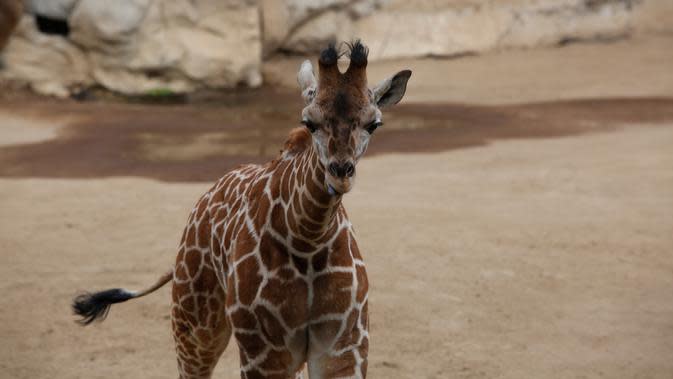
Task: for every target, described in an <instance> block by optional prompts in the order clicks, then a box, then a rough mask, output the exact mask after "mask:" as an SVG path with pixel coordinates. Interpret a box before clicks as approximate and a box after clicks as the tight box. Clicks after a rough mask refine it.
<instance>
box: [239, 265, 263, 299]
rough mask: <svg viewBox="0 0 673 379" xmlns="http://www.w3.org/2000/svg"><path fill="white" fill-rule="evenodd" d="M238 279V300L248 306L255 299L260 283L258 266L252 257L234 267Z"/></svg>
mask: <svg viewBox="0 0 673 379" xmlns="http://www.w3.org/2000/svg"><path fill="white" fill-rule="evenodd" d="M236 274H237V277H238V299H239V300H240V302H241V304H243V305H250V304H252V301H253V300H254V299H255V295H256V294H257V290H258V288H259V286H260V284H261V283H262V276H261V275H260V274H259V265H258V264H257V259H256V258H255V257H254V256H249V257H248V258H246V259H245V260H243V262H241V263H239V264H238V266H237V267H236Z"/></svg>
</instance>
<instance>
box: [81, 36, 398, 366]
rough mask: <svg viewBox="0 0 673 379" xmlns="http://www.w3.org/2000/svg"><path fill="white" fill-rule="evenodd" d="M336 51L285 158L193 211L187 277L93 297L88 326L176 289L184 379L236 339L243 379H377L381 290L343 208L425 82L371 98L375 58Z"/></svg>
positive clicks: (311, 79) (232, 182)
mask: <svg viewBox="0 0 673 379" xmlns="http://www.w3.org/2000/svg"><path fill="white" fill-rule="evenodd" d="M346 46H347V51H346V52H345V54H346V55H348V56H349V58H350V63H349V66H348V69H347V70H346V71H345V72H344V73H342V72H341V71H340V70H339V68H338V65H337V61H338V59H339V57H340V56H341V55H343V54H342V53H341V52H340V51H339V50H338V49H337V48H336V47H335V46H334V45H330V46H329V47H327V48H326V49H325V50H323V51H322V53H321V54H320V59H319V62H318V63H319V76H318V79H316V77H315V75H314V73H313V68H312V65H311V62H310V61H309V60H307V61H305V62H304V63H302V65H301V67H300V69H299V72H298V75H297V79H298V82H299V85H300V88H301V91H302V97H303V99H304V102H305V108H304V109H303V110H302V121H301V123H302V124H303V125H304V126H303V127H300V128H295V129H293V130H292V131H291V132H290V135H289V137H288V139H287V141H286V143H285V146H284V148H283V150H282V151H281V154H280V155H279V156H278V157H277V158H276V159H274V160H273V161H271V162H269V163H267V164H265V165H244V166H241V167H239V168H238V169H235V170H233V171H231V172H229V173H227V174H226V175H224V176H223V177H222V178H221V179H220V180H219V181H218V182H217V183H216V184H215V185H214V186H213V187H212V188H211V189H210V190H209V191H207V192H206V193H205V194H204V195H203V196H202V197H201V198H200V199H199V200H198V202H197V204H196V206H195V207H194V208H193V209H192V211H191V213H190V215H189V218H188V223H187V226H186V227H185V229H184V232H183V235H182V239H181V243H180V246H179V250H178V254H177V259H176V263H175V266H174V267H173V268H172V269H171V270H170V271H168V272H167V273H166V274H164V275H163V276H162V277H161V278H160V279H159V280H158V281H157V283H155V284H154V285H153V286H151V287H149V288H148V289H146V290H143V291H140V292H134V291H128V290H125V289H121V288H117V289H110V290H106V291H101V292H97V293H85V294H82V295H80V296H78V297H76V298H75V300H74V303H73V308H74V311H75V313H76V314H78V315H80V316H82V319H81V320H80V322H82V323H83V324H88V323H91V322H93V321H94V320H97V319H101V320H102V319H103V318H104V317H105V316H106V314H107V312H108V310H109V308H110V305H111V304H114V303H118V302H122V301H126V300H129V299H132V298H137V297H141V296H144V295H146V294H148V293H150V292H152V291H154V290H156V289H157V288H159V287H161V286H162V285H164V284H166V283H167V282H169V281H171V280H172V282H173V289H172V307H171V320H172V328H173V335H174V339H175V344H176V352H177V360H178V371H179V375H180V378H210V377H211V375H212V372H213V369H214V367H215V365H216V363H217V361H218V359H219V357H220V355H221V354H222V352H223V351H224V350H225V348H226V347H227V344H228V342H229V340H230V338H231V336H232V335H233V336H234V339H235V340H236V342H237V344H238V347H239V352H240V371H241V377H242V378H247V379H253V378H300V377H301V376H302V371H303V369H304V367H305V366H307V368H308V374H309V377H310V378H337V377H338V378H365V377H366V374H367V354H368V348H369V331H368V325H369V321H368V313H367V309H368V306H367V305H368V296H369V295H368V286H369V283H368V279H367V273H366V269H365V264H364V261H363V259H362V256H361V255H360V251H359V249H358V246H357V243H356V240H355V234H354V231H353V226H352V225H351V223H350V221H349V219H348V216H347V214H346V211H345V209H344V206H343V204H342V197H343V195H344V194H346V193H347V192H349V191H350V190H351V189H352V187H353V185H354V181H355V177H356V164H357V162H358V161H359V160H360V158H361V157H362V155H363V154H364V153H365V150H366V149H367V145H368V143H369V140H370V137H371V136H372V134H373V133H374V131H375V130H376V128H377V127H379V126H381V125H382V121H381V120H382V117H381V108H384V107H387V106H391V105H394V104H396V103H398V102H399V101H400V100H401V98H402V96H403V95H404V92H405V91H406V85H407V81H408V79H409V77H410V76H411V71H409V70H403V71H400V72H398V73H397V74H395V75H393V76H392V77H390V78H388V79H386V80H384V81H383V82H381V83H380V84H379V85H378V86H376V87H374V88H373V89H368V87H367V79H366V66H367V55H368V49H367V48H366V47H365V46H364V45H363V44H362V43H361V42H360V41H359V40H358V41H356V42H354V43H352V44H346Z"/></svg>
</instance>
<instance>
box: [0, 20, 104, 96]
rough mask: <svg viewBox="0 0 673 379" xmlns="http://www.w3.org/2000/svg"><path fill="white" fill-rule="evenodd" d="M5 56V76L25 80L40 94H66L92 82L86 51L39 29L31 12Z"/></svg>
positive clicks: (17, 30) (21, 24) (19, 26)
mask: <svg viewBox="0 0 673 379" xmlns="http://www.w3.org/2000/svg"><path fill="white" fill-rule="evenodd" d="M2 56H3V58H4V65H5V67H4V70H2V71H0V74H1V75H2V77H3V78H8V79H13V80H19V81H22V82H26V83H28V84H29V85H30V86H31V88H32V89H33V90H34V91H36V92H38V93H42V94H45V95H51V96H57V97H65V96H68V95H70V94H71V93H72V92H76V91H78V90H80V89H81V88H82V87H86V86H89V85H92V84H93V81H92V79H91V75H90V67H89V63H88V60H87V57H86V55H85V54H84V52H83V51H82V50H80V49H79V48H77V47H76V46H75V45H74V44H72V43H71V42H70V41H68V40H67V39H66V38H64V37H62V36H55V35H47V34H43V33H41V32H40V31H38V29H37V25H36V23H35V19H34V18H33V17H32V16H30V15H24V17H23V18H22V19H21V22H20V23H19V25H18V27H17V28H16V31H15V32H14V35H13V36H12V39H11V42H10V43H9V45H7V47H6V49H5V50H4V51H3V53H2Z"/></svg>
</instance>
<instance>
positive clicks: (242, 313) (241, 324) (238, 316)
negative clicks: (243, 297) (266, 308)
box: [231, 308, 257, 329]
mask: <svg viewBox="0 0 673 379" xmlns="http://www.w3.org/2000/svg"><path fill="white" fill-rule="evenodd" d="M231 323H232V325H233V326H234V327H236V328H238V329H255V328H256V327H257V320H256V319H255V315H253V314H252V312H250V311H248V310H246V309H244V308H238V309H237V310H236V311H235V312H233V313H232V314H231Z"/></svg>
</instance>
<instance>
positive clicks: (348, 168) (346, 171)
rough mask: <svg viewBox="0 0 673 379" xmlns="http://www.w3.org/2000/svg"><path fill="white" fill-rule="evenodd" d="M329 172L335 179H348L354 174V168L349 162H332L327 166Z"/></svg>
mask: <svg viewBox="0 0 673 379" xmlns="http://www.w3.org/2000/svg"><path fill="white" fill-rule="evenodd" d="M329 172H330V174H332V176H335V177H337V178H345V177H349V178H350V177H351V176H353V174H355V166H354V165H353V163H351V162H332V163H330V165H329Z"/></svg>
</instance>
